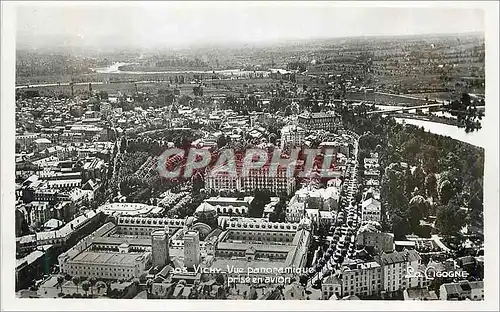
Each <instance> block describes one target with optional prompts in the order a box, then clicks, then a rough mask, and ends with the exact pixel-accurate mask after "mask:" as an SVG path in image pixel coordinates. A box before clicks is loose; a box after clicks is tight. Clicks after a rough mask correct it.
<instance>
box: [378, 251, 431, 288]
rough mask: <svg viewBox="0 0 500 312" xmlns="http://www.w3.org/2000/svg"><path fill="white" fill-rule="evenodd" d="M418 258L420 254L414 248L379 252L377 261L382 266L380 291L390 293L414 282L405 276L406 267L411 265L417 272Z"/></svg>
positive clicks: (408, 286)
mask: <svg viewBox="0 0 500 312" xmlns="http://www.w3.org/2000/svg"><path fill="white" fill-rule="evenodd" d="M420 260H421V258H420V255H419V254H418V252H417V251H415V250H403V251H401V252H397V251H394V252H391V253H382V254H380V255H379V256H378V257H377V262H378V263H379V264H380V265H381V266H382V273H383V275H382V291H384V292H385V293H387V294H392V293H394V292H397V291H401V290H405V289H407V288H410V287H411V285H412V284H415V283H414V282H413V281H412V280H411V279H410V278H408V277H407V275H408V267H412V268H413V269H414V270H415V272H417V269H418V267H419V264H420Z"/></svg>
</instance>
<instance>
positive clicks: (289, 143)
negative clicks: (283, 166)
mask: <svg viewBox="0 0 500 312" xmlns="http://www.w3.org/2000/svg"><path fill="white" fill-rule="evenodd" d="M305 137H306V131H305V130H304V129H303V128H301V127H299V126H297V125H288V126H284V127H283V128H282V129H281V141H280V148H281V150H285V149H291V148H294V147H300V146H301V145H302V143H303V142H304V140H305Z"/></svg>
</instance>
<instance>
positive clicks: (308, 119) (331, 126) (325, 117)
mask: <svg viewBox="0 0 500 312" xmlns="http://www.w3.org/2000/svg"><path fill="white" fill-rule="evenodd" d="M298 122H299V126H301V127H302V128H304V129H306V130H329V131H336V130H337V129H339V128H340V127H341V125H342V124H341V118H340V116H339V115H337V114H335V113H334V112H320V113H309V112H306V113H303V114H300V115H299V117H298Z"/></svg>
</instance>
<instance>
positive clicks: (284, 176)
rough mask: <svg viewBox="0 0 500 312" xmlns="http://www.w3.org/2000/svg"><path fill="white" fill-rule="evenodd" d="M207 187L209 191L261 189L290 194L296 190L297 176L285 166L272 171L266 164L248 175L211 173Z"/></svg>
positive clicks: (207, 178) (206, 179) (206, 178)
mask: <svg viewBox="0 0 500 312" xmlns="http://www.w3.org/2000/svg"><path fill="white" fill-rule="evenodd" d="M240 172H241V171H240ZM205 188H206V189H207V190H209V191H220V190H229V191H240V192H243V193H252V192H253V191H255V190H256V189H259V190H267V191H270V192H273V193H275V194H287V195H290V194H292V193H293V191H295V177H294V176H293V175H292V174H289V173H288V172H287V168H285V167H278V170H276V172H272V170H270V167H269V166H264V167H262V168H259V169H255V170H252V171H250V173H249V174H248V175H240V174H237V175H230V174H221V173H216V174H209V175H207V176H206V177H205Z"/></svg>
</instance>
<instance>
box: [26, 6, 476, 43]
mask: <svg viewBox="0 0 500 312" xmlns="http://www.w3.org/2000/svg"><path fill="white" fill-rule="evenodd" d="M345 5H346V4H343V6H339V5H338V4H332V3H328V2H320V3H313V4H308V3H303V2H301V3H298V2H291V3H239V4H233V3H230V2H221V3H214V2H208V3H180V2H174V3H149V4H147V5H146V4H141V3H139V2H130V3H123V2H122V3H120V4H119V6H118V4H117V3H114V4H113V3H103V4H98V3H93V4H92V3H91V4H88V3H78V2H77V3H74V4H61V3H52V4H44V5H41V4H31V3H29V2H26V3H21V4H20V6H19V7H18V10H17V41H18V44H20V45H22V46H29V45H33V46H37V45H41V44H42V45H43V44H45V45H47V44H52V43H53V44H57V45H60V44H70V45H77V46H99V45H104V46H135V47H137V46H142V47H144V48H148V47H169V46H183V45H187V44H192V43H210V42H212V43H220V42H234V41H237V42H258V41H272V40H282V39H296V38H297V39H299V38H301V39H302V38H314V37H345V36H373V35H411V34H428V33H463V32H483V31H484V17H483V12H482V11H481V10H479V9H464V8H462V9H451V8H416V7H408V8H401V7H398V8H394V7H393V8H380V7H379V8H375V7H345Z"/></svg>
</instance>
